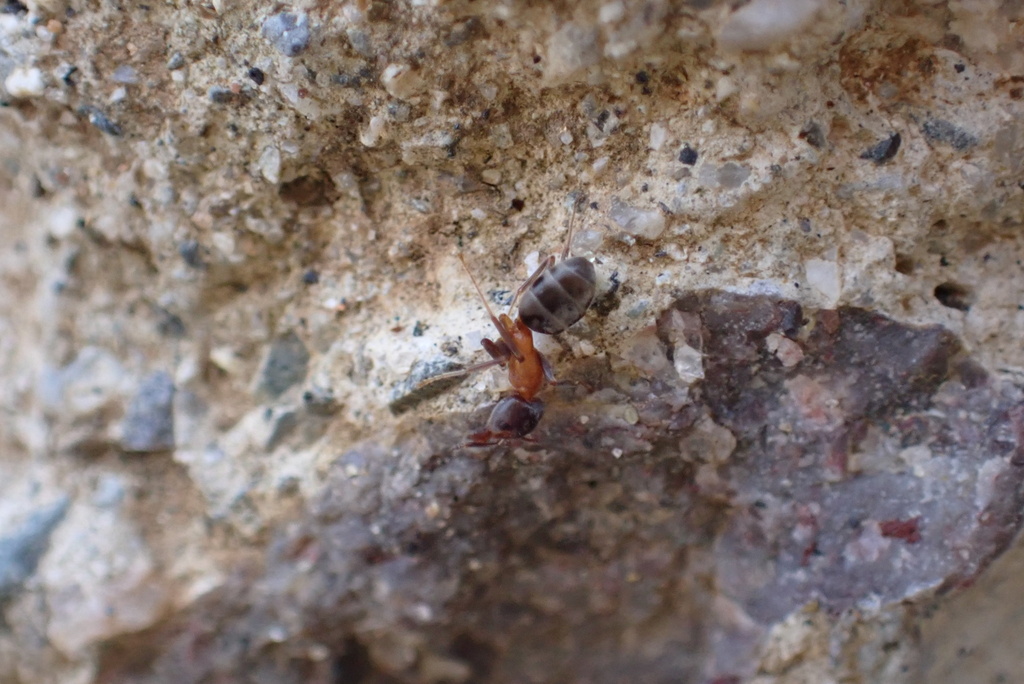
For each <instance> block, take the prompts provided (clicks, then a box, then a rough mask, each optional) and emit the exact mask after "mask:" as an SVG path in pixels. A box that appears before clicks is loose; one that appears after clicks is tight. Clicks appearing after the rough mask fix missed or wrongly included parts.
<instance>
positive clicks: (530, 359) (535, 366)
mask: <svg viewBox="0 0 1024 684" xmlns="http://www.w3.org/2000/svg"><path fill="white" fill-rule="evenodd" d="M501 320H502V323H504V324H508V325H509V332H510V333H511V334H512V338H513V339H514V340H515V343H516V351H518V352H519V353H520V355H522V357H523V359H522V361H520V360H519V359H517V358H516V357H515V356H512V357H511V358H510V359H509V360H508V380H509V384H511V385H512V387H513V388H514V389H515V390H516V392H517V393H518V394H519V395H520V396H522V397H523V399H525V400H527V401H531V400H532V399H533V398H534V397H535V396H537V393H538V392H539V391H540V388H541V386H542V385H543V384H544V363H543V361H541V358H540V352H538V351H537V350H536V349H534V347H533V333H532V332H530V329H529V328H527V327H526V324H525V323H523V321H522V319H519V318H517V319H516V321H515V323H514V324H513V322H512V320H511V319H509V317H508V316H506V315H504V314H502V316H501Z"/></svg>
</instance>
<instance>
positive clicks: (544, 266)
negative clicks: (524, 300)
mask: <svg viewBox="0 0 1024 684" xmlns="http://www.w3.org/2000/svg"><path fill="white" fill-rule="evenodd" d="M554 264H555V257H554V255H551V256H549V257H548V258H547V259H545V260H544V261H542V262H540V266H538V267H537V270H536V271H534V272H533V275H531V276H530V277H529V278H527V279H526V282H524V283H523V284H522V285H520V286H519V289H518V290H516V293H515V294H514V295H513V296H512V303H511V304H509V305H508V312H509V314H511V313H512V310H513V309H515V308H516V304H518V303H519V298H520V297H521V296H522V295H523V293H524V292H526V290H528V289H529V287H530V286H531V285H533V284H534V283H535V282H536V281H537V278H540V277H541V275H542V274H543V273H544V271H546V270H548V269H549V268H551V267H552V266H554Z"/></svg>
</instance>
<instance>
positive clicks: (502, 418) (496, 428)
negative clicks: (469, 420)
mask: <svg viewBox="0 0 1024 684" xmlns="http://www.w3.org/2000/svg"><path fill="white" fill-rule="evenodd" d="M543 416H544V402H542V401H538V400H534V401H526V400H525V399H523V398H522V397H517V396H511V397H505V398H504V399H502V400H501V401H499V402H498V403H497V404H495V406H494V410H492V411H491V418H490V420H488V421H487V429H488V431H490V432H491V433H494V434H495V435H500V436H501V437H503V438H510V437H525V436H526V435H528V434H530V433H531V432H533V429H534V428H536V427H537V424H538V423H539V422H540V419H541V418H542V417H543Z"/></svg>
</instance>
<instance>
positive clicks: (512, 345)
mask: <svg viewBox="0 0 1024 684" xmlns="http://www.w3.org/2000/svg"><path fill="white" fill-rule="evenodd" d="M459 261H461V262H462V266H463V268H465V269H466V273H468V274H469V279H470V280H472V281H473V287H475V288H476V293H477V294H478V295H480V301H482V302H483V303H484V308H486V309H487V315H488V316H490V317H491V323H494V327H495V328H497V329H498V334H499V335H501V339H502V341H503V342H504V343H505V345H506V346H507V347H508V350H509V352H510V353H511V354H512V356H514V357H516V360H517V361H522V360H523V358H524V357H523V354H522V352H520V351H519V350H518V349H517V348H516V341H515V338H513V337H512V333H511V332H510V331H509V330H508V329H507V328H505V326H504V325H502V323H501V321H500V320H498V317H497V316H495V315H494V311H493V310H491V305H490V303H489V302H488V301H487V297H485V296H484V291H483V290H481V289H480V285H479V284H478V283H477V282H476V278H474V277H473V272H472V271H470V270H469V266H467V265H466V259H465V258H464V257H463V256H462V254H459ZM485 349H486V347H485Z"/></svg>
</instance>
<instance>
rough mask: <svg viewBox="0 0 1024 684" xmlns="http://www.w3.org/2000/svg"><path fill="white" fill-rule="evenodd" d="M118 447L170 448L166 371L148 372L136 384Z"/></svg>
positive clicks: (169, 382) (171, 403) (171, 419)
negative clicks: (138, 383)
mask: <svg viewBox="0 0 1024 684" xmlns="http://www.w3.org/2000/svg"><path fill="white" fill-rule="evenodd" d="M121 447H122V448H123V449H124V450H125V451H131V452H139V453H147V452H156V451H169V450H171V449H173V448H174V381H173V380H172V379H171V376H170V375H168V374H167V373H164V372H163V371H157V372H156V373H151V374H150V375H148V376H147V377H146V378H145V379H144V380H143V381H142V383H141V385H139V389H138V391H137V392H136V393H135V396H134V397H132V400H131V403H130V404H129V405H128V411H127V413H126V414H125V417H124V421H123V423H122V431H121Z"/></svg>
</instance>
